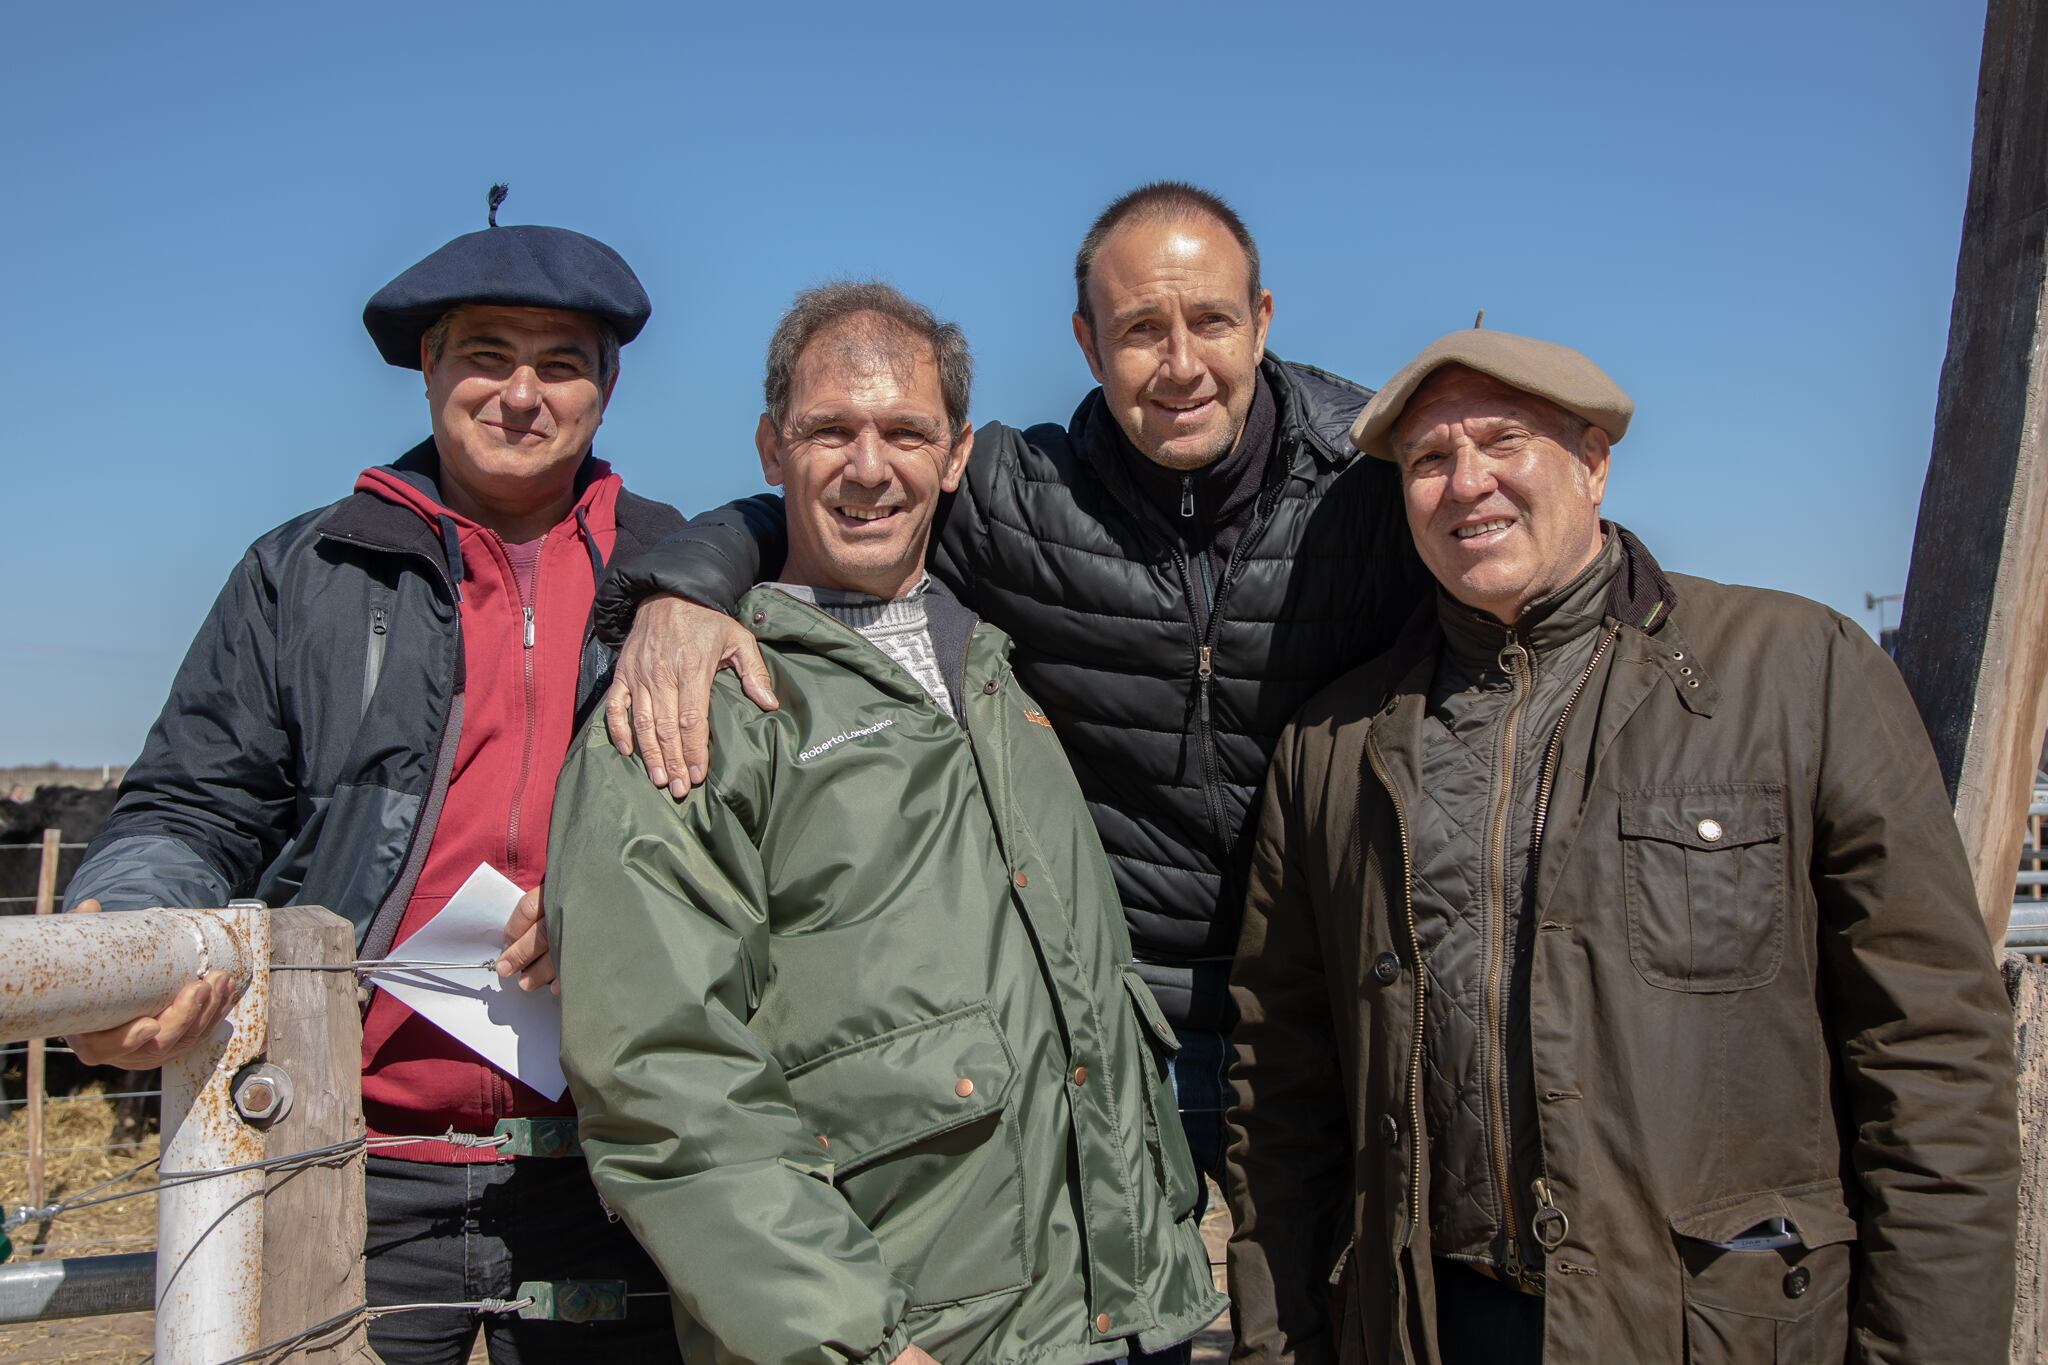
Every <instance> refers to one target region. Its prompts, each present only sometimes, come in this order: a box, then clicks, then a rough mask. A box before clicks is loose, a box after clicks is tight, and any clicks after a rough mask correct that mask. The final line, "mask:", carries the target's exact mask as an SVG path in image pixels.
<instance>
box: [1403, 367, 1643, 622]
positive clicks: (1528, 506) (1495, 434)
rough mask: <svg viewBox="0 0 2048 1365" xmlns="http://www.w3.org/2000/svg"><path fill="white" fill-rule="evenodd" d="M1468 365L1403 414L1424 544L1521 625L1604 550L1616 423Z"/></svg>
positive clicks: (1451, 572)
mask: <svg viewBox="0 0 2048 1365" xmlns="http://www.w3.org/2000/svg"><path fill="white" fill-rule="evenodd" d="M1580 425H1581V424H1580V423H1579V422H1578V421H1577V419H1576V418H1573V417H1572V416H1571V415H1570V414H1568V413H1565V412H1562V411H1560V410H1559V409H1558V408H1556V407H1554V406H1552V405H1551V404H1550V403H1548V402H1546V401H1544V400H1543V399H1541V398H1537V397H1535V396H1533V395H1531V394H1527V393H1523V392H1522V391H1521V390H1519V389H1515V388H1510V387H1509V386H1507V385H1506V384H1503V383H1501V382H1500V381H1498V380H1496V379H1492V378H1489V377H1488V376H1486V375H1482V374H1479V373H1476V372H1475V371H1472V370H1468V369H1466V368H1464V367H1463V366H1458V365H1447V366H1445V367H1444V368H1443V369H1440V370H1438V371H1436V373H1434V374H1432V375H1431V376H1430V377H1429V378H1428V379H1427V380H1426V381H1425V382H1424V383H1423V385H1422V387H1421V388H1419V389H1417V390H1416V392H1415V396H1414V397H1413V398H1411V399H1409V400H1408V405H1407V407H1406V408H1404V409H1403V410H1402V412H1401V419H1400V421H1398V422H1396V423H1395V424H1394V438H1393V440H1394V457H1395V459H1396V460H1397V461H1398V463H1399V464H1400V467H1401V492H1402V497H1403V499H1404V501H1405V502H1406V504H1407V509H1408V528H1409V530H1410V531H1412V532H1413V533H1414V535H1415V548H1416V550H1417V551H1418V552H1420V553H1421V555H1422V562H1423V563H1424V564H1426V565H1428V566H1429V571H1430V573H1432V574H1434V575H1435V576H1436V580H1437V582H1439V583H1441V584H1442V585H1443V587H1444V590H1445V591H1446V592H1448V593H1450V595H1451V596H1453V597H1455V598H1457V599H1458V600H1459V601H1460V602H1463V603H1464V604H1465V605H1466V606H1468V607H1473V608H1475V609H1477V610H1479V611H1483V612H1486V613H1487V614H1489V615H1491V616H1492V617H1493V618H1494V619H1496V620H1498V621H1501V622H1504V623H1505V624H1508V625H1513V624H1514V623H1515V622H1516V621H1518V620H1520V619H1521V616H1522V612H1523V610H1524V609H1525V608H1527V607H1528V606H1529V604H1530V603H1532V602H1537V601H1540V600H1542V599H1543V598H1545V597H1547V596H1549V595H1550V594H1551V593H1553V592H1556V591H1557V590H1558V589H1559V588H1562V587H1563V586H1565V584H1567V583H1569V582H1571V581H1572V579H1573V578H1575V577H1577V576H1578V574H1579V571H1580V570H1581V569H1584V568H1585V567H1586V565H1588V564H1590V563H1592V562H1593V558H1594V556H1595V555H1597V554H1599V552H1600V499H1601V497H1602V496H1603V495H1604V494H1605V492H1606V490H1607V433H1606V432H1604V431H1602V430H1600V428H1598V427H1585V428H1584V430H1583V432H1581V431H1580V429H1579V428H1580Z"/></svg>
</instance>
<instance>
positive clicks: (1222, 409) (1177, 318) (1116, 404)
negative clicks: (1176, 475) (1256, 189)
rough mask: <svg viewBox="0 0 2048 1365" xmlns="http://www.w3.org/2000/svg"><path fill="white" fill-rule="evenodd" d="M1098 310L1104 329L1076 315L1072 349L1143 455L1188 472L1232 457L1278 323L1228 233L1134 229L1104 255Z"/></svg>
mask: <svg viewBox="0 0 2048 1365" xmlns="http://www.w3.org/2000/svg"><path fill="white" fill-rule="evenodd" d="M1088 300H1089V311H1090V312H1091V313H1092V314H1093V315H1094V320H1093V322H1092V323H1091V322H1090V320H1089V319H1088V318H1087V317H1084V316H1083V315H1082V314H1080V313H1075V314H1074V340H1075V341H1077V342H1079V343H1080V346H1081V353H1082V355H1084V356H1086V357H1087V360H1088V369H1089V372H1090V373H1092V374H1093V375H1094V376H1095V379H1096V382H1097V383H1099V384H1101V385H1102V392H1103V397H1104V398H1105V399H1106V400H1107V401H1108V404H1109V410H1110V411H1111V412H1112V413H1114V414H1115V415H1116V420H1117V425H1118V426H1120V427H1122V428H1123V431H1124V435H1125V436H1128V437H1129V438H1130V441H1131V444H1132V445H1134V446H1136V447H1137V448H1138V451H1139V453H1141V454H1142V455H1144V456H1145V458H1146V459H1148V460H1151V461H1152V462H1153V463H1154V464H1158V465H1162V466H1164V467H1165V468H1168V469H1181V470H1186V469H1201V468H1203V467H1205V466H1207V465H1211V464H1214V463H1215V462H1216V461H1217V460H1219V459H1221V458H1223V456H1224V455H1226V454H1228V453H1229V451H1230V448H1231V446H1232V445H1234V444H1235V443H1236V441H1237V436H1238V433H1239V432H1241V431H1243V430H1244V420H1245V415H1246V414H1247V413H1249V412H1250V411H1251V406H1252V386H1253V385H1254V384H1255V383H1257V382H1258V371H1259V361H1260V360H1262V359H1263V358H1264V357H1265V354H1266V329H1267V327H1268V326H1270V325H1271V323H1272V321H1273V296H1272V294H1271V293H1269V292H1267V291H1266V290H1263V289H1262V290H1260V291H1259V295H1258V297H1257V298H1256V299H1255V298H1253V297H1252V292H1251V270H1250V264H1249V262H1247V261H1246V259H1245V254H1244V250H1243V248H1241V247H1240V246H1238V244H1237V241H1236V239H1235V238H1233V237H1232V236H1231V235H1230V230H1229V229H1228V228H1226V227H1224V225H1223V224H1221V223H1219V222H1217V221H1216V220H1215V219H1213V218H1210V217H1208V216H1206V215H1190V216H1185V217H1170V218H1162V219H1146V218H1135V219H1132V220H1130V221H1128V222H1125V223H1124V224H1122V225H1121V226H1119V227H1118V228H1117V229H1116V230H1115V231H1114V232H1112V233H1110V235H1109V237H1108V238H1107V239H1106V240H1105V241H1104V242H1103V244H1102V248H1101V250H1100V251H1099V252H1098V253H1097V254H1096V257H1095V261H1094V264H1093V266H1091V267H1090V269H1089V274H1088Z"/></svg>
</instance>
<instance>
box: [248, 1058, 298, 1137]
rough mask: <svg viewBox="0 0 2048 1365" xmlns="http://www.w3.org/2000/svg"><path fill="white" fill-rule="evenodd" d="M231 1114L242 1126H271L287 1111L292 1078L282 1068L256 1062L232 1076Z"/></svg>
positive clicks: (290, 1102)
mask: <svg viewBox="0 0 2048 1365" xmlns="http://www.w3.org/2000/svg"><path fill="white" fill-rule="evenodd" d="M234 1097H235V1112H236V1113H238V1114H240V1115H241V1116H242V1119H243V1121H244V1122H246V1123H252V1124H259V1125H261V1124H271V1123H275V1122H277V1121H278V1120H279V1119H281V1118H283V1117H284V1116H285V1115H286V1114H288V1113H290V1112H291V1107H292V1079H291V1077H290V1076H288V1075H286V1074H285V1071H284V1068H282V1067H278V1066H272V1065H271V1064H270V1063H269V1062H257V1063H255V1064H254V1065H252V1066H246V1067H244V1068H242V1073H241V1074H240V1075H239V1076H237V1077H235V1084H234Z"/></svg>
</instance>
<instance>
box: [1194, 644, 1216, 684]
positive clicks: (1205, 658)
mask: <svg viewBox="0 0 2048 1365" xmlns="http://www.w3.org/2000/svg"><path fill="white" fill-rule="evenodd" d="M1215 653H1216V650H1215V646H1213V645H1203V646H1202V648H1201V649H1200V651H1198V652H1197V653H1196V655H1195V676H1196V677H1198V678H1200V679H1201V680H1202V681H1203V682H1207V681H1209V675H1210V674H1211V673H1212V672H1214V671H1215V670H1214V669H1212V668H1210V666H1209V662H1210V660H1211V659H1212V658H1213V657H1214V655H1215Z"/></svg>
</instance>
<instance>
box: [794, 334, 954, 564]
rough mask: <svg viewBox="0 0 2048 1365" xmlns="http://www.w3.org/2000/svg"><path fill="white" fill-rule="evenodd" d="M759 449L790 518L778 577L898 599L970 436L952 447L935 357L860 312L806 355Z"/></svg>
mask: <svg viewBox="0 0 2048 1365" xmlns="http://www.w3.org/2000/svg"><path fill="white" fill-rule="evenodd" d="M754 444H755V446H756V447H757V448H758V449H759V451H760V454H761V472H762V473H763V474H764V475H766V476H767V479H768V482H769V483H771V484H774V485H777V486H779V487H781V489H782V491H783V508H784V511H785V514H786V515H787V516H788V518H789V558H788V560H787V562H786V563H785V564H784V566H783V571H782V576H783V577H784V578H785V579H786V580H788V581H790V582H792V583H805V584H809V585H810V586H812V587H819V588H836V589H839V590H841V591H844V592H864V593H868V594H870V595H871V596H875V597H888V598H894V597H901V596H902V595H903V594H904V593H906V592H908V591H910V589H911V588H913V587H915V586H916V584H917V581H918V579H919V578H920V577H921V576H922V575H923V573H924V551H925V542H926V540H927V539H928V538H929V536H930V533H931V525H932V513H933V511H934V510H935V509H936V508H937V506H938V498H939V495H940V494H941V493H950V492H952V491H953V490H954V489H956V488H958V487H959V486H960V475H961V472H962V471H963V470H964V469H965V468H966V467H967V456H968V453H969V451H971V450H972V448H973V446H974V432H973V430H972V429H971V428H964V427H963V429H962V431H961V433H960V435H959V437H958V438H957V439H956V438H954V437H953V435H952V425H951V422H950V421H949V419H948V417H947V413H946V398H945V391H944V389H943V388H942V387H941V385H940V382H939V366H938V361H937V359H936V358H935V357H934V356H933V354H932V350H931V347H929V346H927V345H924V344H923V343H921V342H919V341H918V340H916V339H915V338H913V337H912V336H911V335H910V334H909V333H908V332H907V331H905V330H904V329H903V328H902V327H900V326H898V325H897V324H895V323H894V322H891V321H889V320H887V319H884V318H881V317H879V316H878V315H876V314H873V313H862V314H856V315H855V316H853V317H851V318H847V319H845V320H844V321H841V322H839V323H836V324H834V325H832V326H830V327H827V328H826V329H825V330H824V331H822V332H820V333H819V334H818V335H817V336H815V337H813V338H812V339H811V342H810V344H809V345H807V346H805V347H804V350H803V354H802V355H800V356H799V357H798V358H797V363H796V368H795V371H794V373H793V375H792V376H791V381H790V390H789V404H788V414H787V416H786V417H785V418H784V419H783V423H782V426H781V429H780V430H778V429H777V427H776V425H775V423H774V422H773V421H772V420H771V419H770V418H769V417H768V415H767V414H765V413H764V414H762V417H761V422H760V425H759V426H758V427H757V428H756V430H755V434H754Z"/></svg>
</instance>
